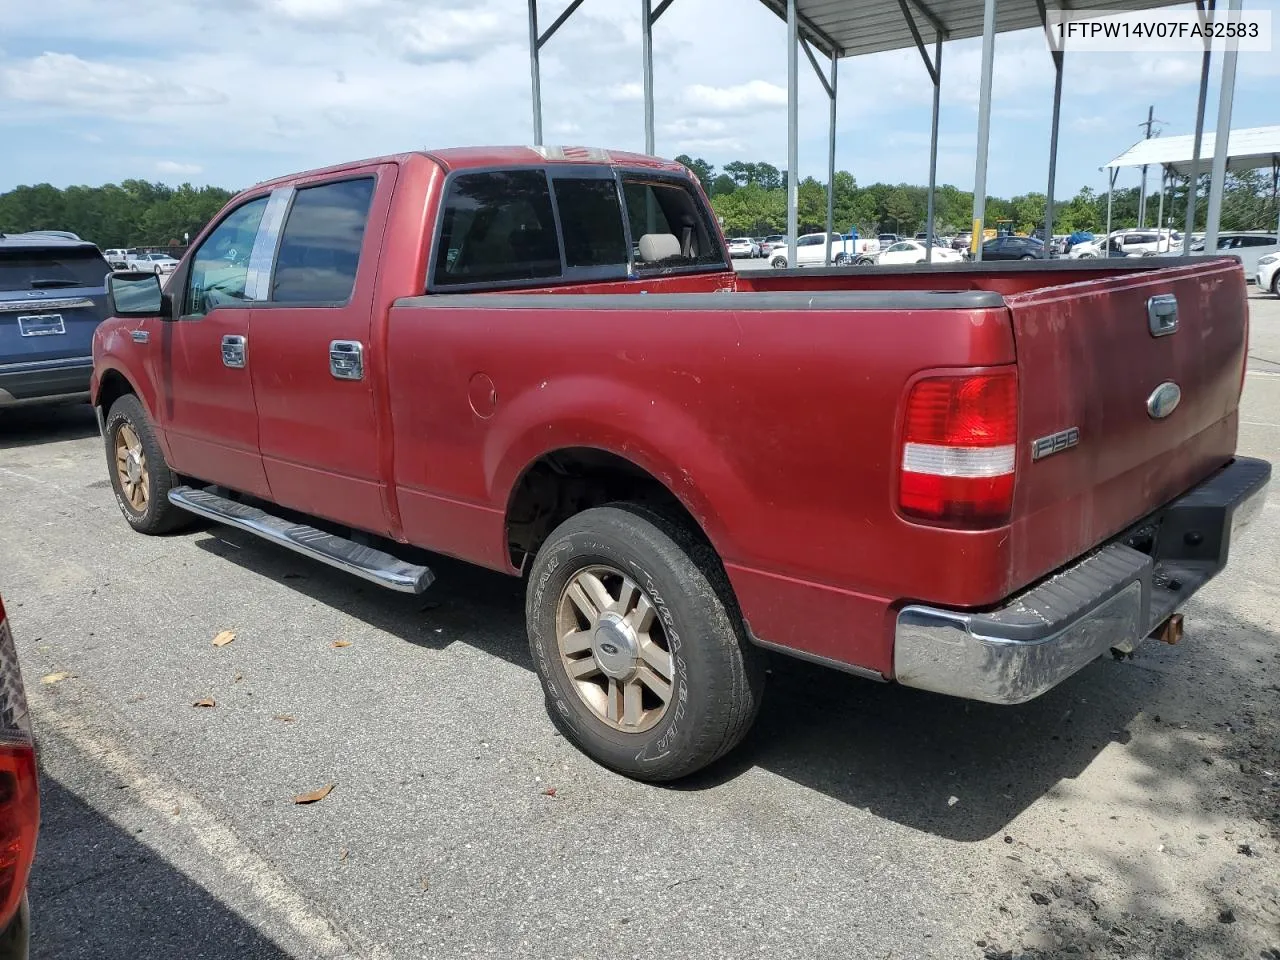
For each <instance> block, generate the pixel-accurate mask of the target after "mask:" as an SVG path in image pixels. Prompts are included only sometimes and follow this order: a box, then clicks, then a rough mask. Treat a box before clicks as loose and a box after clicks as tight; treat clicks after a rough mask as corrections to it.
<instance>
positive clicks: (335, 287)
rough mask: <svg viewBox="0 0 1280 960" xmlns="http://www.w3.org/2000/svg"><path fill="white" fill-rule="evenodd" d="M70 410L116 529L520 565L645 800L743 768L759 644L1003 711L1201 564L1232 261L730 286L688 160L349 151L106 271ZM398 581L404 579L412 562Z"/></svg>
mask: <svg viewBox="0 0 1280 960" xmlns="http://www.w3.org/2000/svg"><path fill="white" fill-rule="evenodd" d="M110 292H111V296H112V298H113V304H114V309H113V313H114V317H113V319H111V320H109V321H107V322H106V323H104V324H103V325H102V327H101V328H100V329H99V331H98V334H97V337H96V338H95V342H94V360H95V367H94V379H93V402H94V404H95V406H96V408H97V410H98V411H99V415H100V419H101V423H102V431H103V436H104V439H105V446H106V455H107V463H108V468H109V472H110V476H111V482H112V484H113V486H114V489H115V492H116V497H117V500H118V502H119V505H120V509H121V511H122V512H123V514H124V517H125V519H126V520H127V521H128V523H129V524H130V525H131V526H132V527H133V528H134V529H135V530H138V531H140V532H143V533H149V534H156V533H161V532H164V531H169V530H173V529H176V528H178V527H179V526H181V525H182V524H183V523H184V522H185V521H188V520H190V519H191V518H192V517H193V515H197V516H201V517H205V518H210V519H212V520H215V521H217V522H220V523H224V524H229V525H232V526H235V527H239V528H241V529H244V530H247V531H250V532H252V533H255V534H257V535H259V536H261V537H264V538H266V539H267V540H269V541H272V542H274V543H277V544H279V545H281V546H283V547H287V548H289V549H291V550H294V551H296V552H298V553H301V554H304V555H307V556H310V557H312V558H314V559H316V560H320V561H322V562H324V563H328V564H330V565H332V566H335V567H338V568H340V569H343V570H347V571H349V572H351V573H353V574H355V575H358V576H361V577H364V578H366V579H368V580H371V581H373V582H374V583H378V584H381V585H383V586H385V587H388V588H390V589H393V590H401V591H408V592H418V591H421V590H424V589H426V588H427V587H428V585H429V584H430V583H431V582H432V579H433V574H432V572H431V570H430V569H428V568H427V567H426V566H424V565H422V564H421V563H418V562H414V561H413V559H412V556H413V553H412V552H411V551H406V550H405V549H404V548H405V546H406V545H409V546H413V547H419V548H424V549H425V550H427V551H433V552H435V553H440V554H447V555H450V556H454V557H459V558H462V559H464V560H467V561H470V562H472V563H476V564H480V565H482V566H485V567H488V568H491V569H493V570H498V571H502V572H503V573H507V574H511V575H513V576H523V577H524V578H525V580H526V583H527V592H526V598H527V599H526V614H527V622H528V631H529V641H530V646H531V649H532V651H533V659H534V663H535V665H536V668H537V671H538V673H539V676H540V678H541V681H542V684H543V688H544V691H545V693H546V697H547V701H548V709H549V712H550V714H551V717H552V718H553V720H554V721H555V722H556V723H557V724H558V725H559V726H560V728H561V729H562V730H563V731H564V732H565V733H566V735H567V736H568V737H569V738H570V739H571V740H572V741H573V742H574V743H576V744H577V745H578V746H579V747H580V748H582V749H583V750H584V751H585V752H586V753H588V754H589V755H590V756H592V757H593V758H595V759H596V760H598V761H599V762H601V763H603V764H606V765H608V766H609V767H612V768H613V769H615V770H618V771H621V772H623V773H625V774H627V775H630V776H634V777H638V778H642V779H648V780H670V779H674V778H678V777H681V776H683V775H686V774H688V773H691V772H692V771H694V770H697V769H698V768H700V767H702V766H704V765H706V764H708V763H710V762H712V761H713V760H715V759H716V758H717V757H719V756H721V755H723V754H724V753H726V752H727V751H729V750H730V749H731V748H732V747H733V746H734V745H735V744H736V743H738V742H739V741H740V740H741V738H742V737H743V736H744V734H745V733H746V731H747V729H748V727H749V726H750V723H751V721H752V719H753V717H754V715H755V713H756V710H757V707H758V706H759V703H760V698H761V695H762V691H763V683H764V677H765V670H764V666H763V651H764V650H766V649H768V650H779V651H784V652H787V653H790V654H794V655H796V656H800V657H804V658H807V659H810V660H813V661H816V662H818V663H822V664H828V665H830V666H832V667H836V668H838V669H843V670H847V671H850V672H852V673H854V674H857V675H859V676H862V677H867V678H871V679H874V680H880V681H896V682H898V683H901V684H905V685H908V686H912V687H917V688H923V689H925V690H932V691H936V692H939V693H944V694H950V695H954V696H959V697H967V698H972V699H977V700H983V701H988V702H992V703H1000V704H1016V703H1021V702H1024V701H1027V700H1029V699H1031V698H1033V697H1036V696H1038V695H1039V694H1041V693H1043V692H1044V691H1045V690H1048V689H1049V688H1051V687H1052V686H1054V685H1055V684H1057V683H1059V682H1060V681H1062V680H1063V679H1065V678H1066V677H1068V676H1070V675H1072V674H1073V673H1075V672H1076V671H1078V670H1079V669H1081V668H1082V667H1084V666H1085V665H1086V664H1088V663H1089V662H1091V661H1092V660H1094V659H1095V658H1097V657H1099V656H1102V655H1105V654H1106V653H1108V652H1109V651H1112V650H1119V651H1125V652H1131V651H1132V650H1133V648H1134V646H1135V645H1137V644H1138V643H1140V642H1141V641H1142V640H1143V639H1144V638H1146V637H1148V636H1150V635H1152V634H1153V633H1158V634H1160V635H1162V636H1164V637H1166V638H1176V635H1177V633H1178V631H1179V629H1180V626H1181V619H1180V617H1175V612H1176V611H1177V610H1178V608H1179V607H1180V606H1182V605H1183V604H1184V603H1185V601H1186V600H1187V599H1188V598H1189V597H1190V596H1191V595H1192V594H1193V593H1195V592H1196V591H1197V590H1198V589H1199V588H1200V587H1201V586H1202V585H1203V584H1204V583H1205V582H1207V581H1208V580H1209V579H1210V578H1211V577H1213V576H1214V575H1216V574H1217V573H1218V572H1219V571H1220V570H1221V569H1222V568H1223V567H1224V565H1225V564H1226V562H1227V558H1228V555H1229V552H1230V550H1231V549H1232V548H1233V547H1234V545H1235V542H1236V537H1237V536H1238V535H1239V533H1240V531H1241V530H1242V529H1243V528H1244V526H1245V525H1246V524H1247V522H1248V521H1249V519H1250V518H1251V517H1252V516H1254V515H1255V514H1256V513H1257V511H1258V510H1259V509H1260V508H1261V506H1262V504H1263V501H1264V497H1265V491H1266V488H1267V485H1268V483H1269V479H1270V466H1269V464H1267V463H1265V462H1263V461H1258V460H1250V459H1245V458H1240V457H1236V456H1235V448H1236V435H1237V428H1238V413H1237V406H1238V400H1239V397H1240V392H1241V388H1242V385H1243V378H1244V369H1245V346H1246V338H1247V311H1246V303H1245V286H1244V278H1243V276H1242V274H1241V270H1240V266H1239V264H1238V263H1237V262H1236V261H1234V260H1231V259H1198V260H1194V261H1177V262H1170V261H1160V260H1158V259H1134V260H1126V261H1123V262H1112V263H1107V262H1097V261H1090V262H1081V261H1059V262H1043V261H1037V262H1028V263H1025V264H1024V263H1009V264H999V265H991V264H984V263H972V264H970V263H963V264H947V265H942V266H935V267H932V268H928V267H920V266H915V265H911V266H903V267H893V266H889V267H884V268H882V269H878V270H875V271H865V270H862V271H856V270H852V269H844V270H840V269H816V270H815V269H808V270H779V271H760V272H755V273H749V274H741V275H739V274H736V273H735V272H734V270H733V269H732V266H731V263H730V260H729V257H728V252H727V250H726V248H725V243H724V239H723V237H722V236H721V235H720V232H719V230H718V228H717V226H716V220H715V218H714V217H713V216H712V214H711V212H710V209H709V206H708V204H707V201H706V198H705V197H704V196H703V194H702V192H701V190H700V189H699V187H698V185H697V182H696V180H694V179H693V178H692V177H691V176H690V174H689V173H688V171H687V170H685V169H684V168H683V167H681V166H679V165H677V164H673V163H668V162H664V161H660V160H657V159H654V158H652V157H647V156H639V155H633V154H624V153H611V152H606V151H601V150H590V149H582V148H541V147H540V148H526V147H511V148H489V149H479V148H477V149H449V150H439V151H435V152H423V153H410V154H404V155H400V156H394V157H385V158H381V159H375V160H367V161H361V162H358V163H351V164H346V165H342V166H337V167H332V168H329V169H325V170H318V171H314V172H311V173H306V174H300V175H297V176H290V177H285V178H281V179H279V180H275V181H271V182H267V183H262V184H259V185H257V186H255V187H253V188H251V189H249V190H247V191H246V192H244V193H242V194H241V195H240V196H238V197H236V198H235V199H234V200H233V201H232V202H231V203H230V204H229V205H228V206H227V207H226V208H225V209H224V210H223V211H222V213H221V214H220V215H219V216H218V217H217V218H216V219H215V220H214V221H213V222H212V223H211V224H210V225H209V227H208V228H207V229H206V230H205V231H204V233H203V234H202V236H201V237H200V238H199V239H198V240H197V241H196V242H195V243H194V244H193V245H192V247H191V249H190V251H189V252H188V253H187V255H186V256H185V257H184V259H183V261H182V263H181V265H180V266H179V268H178V269H177V270H176V271H175V273H174V274H173V275H172V277H170V278H169V280H168V283H167V284H166V285H164V286H163V288H162V286H161V284H160V282H159V280H158V278H156V277H155V276H154V275H148V274H140V273H135V274H117V275H115V276H113V277H112V278H111V281H110ZM406 556H408V557H410V559H406Z"/></svg>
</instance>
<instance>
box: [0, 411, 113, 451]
mask: <svg viewBox="0 0 1280 960" xmlns="http://www.w3.org/2000/svg"><path fill="white" fill-rule="evenodd" d="M97 432H98V420H97V417H95V416H94V414H93V407H91V406H89V404H87V403H75V404H65V405H62V406H56V407H14V408H12V409H7V410H0V450H11V449H16V448H18V447H30V446H34V445H35V444H40V443H55V442H57V441H60V440H83V439H84V438H85V437H92V436H94V435H95V434H96V433H97Z"/></svg>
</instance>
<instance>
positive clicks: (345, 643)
mask: <svg viewBox="0 0 1280 960" xmlns="http://www.w3.org/2000/svg"><path fill="white" fill-rule="evenodd" d="M329 646H331V647H349V646H351V641H350V640H335V641H333V643H331V644H329Z"/></svg>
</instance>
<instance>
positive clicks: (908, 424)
mask: <svg viewBox="0 0 1280 960" xmlns="http://www.w3.org/2000/svg"><path fill="white" fill-rule="evenodd" d="M1017 443H1018V378H1017V374H1016V373H1015V372H1014V371H1013V370H1009V371H1008V372H1001V373H983V374H975V375H972V376H958V377H930V378H928V379H924V380H918V381H916V383H915V384H913V385H912V387H911V394H910V396H909V397H908V398H907V408H906V417H905V419H904V422H903V431H902V475H901V479H900V481H899V484H898V507H899V509H900V510H901V511H902V513H903V514H904V515H906V516H909V517H913V518H918V519H921V520H929V521H933V522H937V523H955V524H960V525H963V526H971V527H994V526H999V525H1000V524H1002V523H1005V522H1006V521H1007V520H1008V519H1009V512H1010V510H1011V508H1012V506H1013V475H1014V462H1015V460H1016V459H1017V450H1018V448H1017Z"/></svg>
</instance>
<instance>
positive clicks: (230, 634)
mask: <svg viewBox="0 0 1280 960" xmlns="http://www.w3.org/2000/svg"><path fill="white" fill-rule="evenodd" d="M235 638H236V632H235V631H234V630H222V631H219V633H218V635H217V636H216V637H214V638H213V645H214V646H215V647H225V646H226V645H227V644H228V643H230V642H231V641H232V640H234V639H235Z"/></svg>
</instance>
